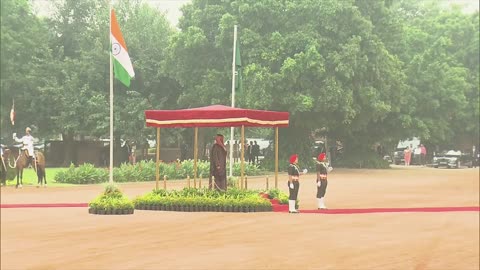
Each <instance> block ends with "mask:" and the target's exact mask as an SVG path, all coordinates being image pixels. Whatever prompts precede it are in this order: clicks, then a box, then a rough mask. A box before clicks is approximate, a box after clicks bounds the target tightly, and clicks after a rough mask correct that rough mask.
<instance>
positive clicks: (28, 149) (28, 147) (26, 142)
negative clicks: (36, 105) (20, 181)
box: [13, 127, 36, 169]
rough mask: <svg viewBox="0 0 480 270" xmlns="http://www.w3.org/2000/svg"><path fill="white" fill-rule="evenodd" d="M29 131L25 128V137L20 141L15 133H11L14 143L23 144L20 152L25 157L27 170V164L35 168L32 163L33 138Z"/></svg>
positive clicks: (33, 157)
mask: <svg viewBox="0 0 480 270" xmlns="http://www.w3.org/2000/svg"><path fill="white" fill-rule="evenodd" d="M31 131H32V129H31V128H29V127H27V128H26V129H25V133H26V134H25V136H23V137H22V138H20V139H18V138H17V133H13V139H14V140H15V141H16V142H19V143H22V144H23V146H22V151H24V153H25V155H26V156H27V165H26V167H27V168H28V165H29V164H32V167H35V165H36V164H35V163H33V159H35V153H34V151H33V136H32V135H31V134H30V132H31ZM35 169H36V168H35Z"/></svg>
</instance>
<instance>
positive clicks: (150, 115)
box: [145, 105, 289, 128]
mask: <svg viewBox="0 0 480 270" xmlns="http://www.w3.org/2000/svg"><path fill="white" fill-rule="evenodd" d="M288 117H289V113H288V112H275V111H262V110H250V109H241V108H232V107H227V106H223V105H212V106H207V107H200V108H191V109H183V110H146V111H145V119H146V122H147V126H148V127H160V128H166V127H169V128H171V127H239V126H248V127H288Z"/></svg>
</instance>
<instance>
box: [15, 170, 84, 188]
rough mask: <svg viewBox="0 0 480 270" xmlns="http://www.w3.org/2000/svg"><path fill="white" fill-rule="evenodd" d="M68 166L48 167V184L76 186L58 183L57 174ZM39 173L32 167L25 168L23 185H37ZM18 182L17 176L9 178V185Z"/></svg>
mask: <svg viewBox="0 0 480 270" xmlns="http://www.w3.org/2000/svg"><path fill="white" fill-rule="evenodd" d="M66 169H67V168H46V170H45V174H46V175H47V185H49V186H59V187H61V186H76V185H74V184H64V183H56V182H55V175H56V174H57V173H58V172H59V171H61V170H66ZM37 181H38V180H37V174H36V173H35V171H34V170H33V169H32V168H28V169H25V170H23V185H37ZM16 184H17V178H16V176H15V178H14V180H7V186H11V185H12V186H14V185H16Z"/></svg>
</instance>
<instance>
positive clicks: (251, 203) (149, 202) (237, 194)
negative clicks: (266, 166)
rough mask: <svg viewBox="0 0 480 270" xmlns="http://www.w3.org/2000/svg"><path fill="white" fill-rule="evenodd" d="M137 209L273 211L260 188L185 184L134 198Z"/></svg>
mask: <svg viewBox="0 0 480 270" xmlns="http://www.w3.org/2000/svg"><path fill="white" fill-rule="evenodd" d="M134 204H135V209H141V210H164V211H189V212H191V211H193V212H200V211H213V212H264V211H272V205H271V203H270V201H269V200H266V199H264V198H262V197H260V195H259V192H258V191H251V190H241V189H236V188H232V189H229V190H228V191H227V192H217V191H215V190H209V189H206V188H205V189H194V188H184V189H183V190H180V191H175V190H174V191H165V190H153V191H152V192H150V193H147V194H145V195H143V196H139V197H137V198H135V199H134Z"/></svg>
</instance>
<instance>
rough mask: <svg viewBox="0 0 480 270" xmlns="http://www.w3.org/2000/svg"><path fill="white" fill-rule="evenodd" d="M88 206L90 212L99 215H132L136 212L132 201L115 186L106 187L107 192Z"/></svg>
mask: <svg viewBox="0 0 480 270" xmlns="http://www.w3.org/2000/svg"><path fill="white" fill-rule="evenodd" d="M88 206H89V208H88V212H89V213H90V214H97V215H131V214H133V212H134V204H133V202H132V200H130V199H129V198H128V197H126V196H125V195H124V194H123V193H122V192H121V191H120V190H119V189H118V187H116V186H114V185H108V186H106V188H105V191H104V192H103V193H102V194H101V195H99V196H98V197H97V198H95V199H94V200H92V201H91V202H90V203H89V204H88Z"/></svg>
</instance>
